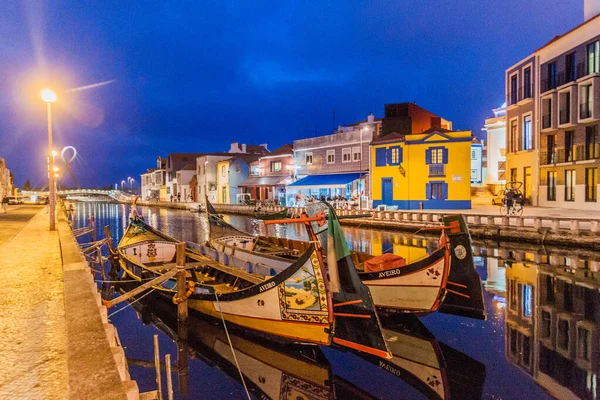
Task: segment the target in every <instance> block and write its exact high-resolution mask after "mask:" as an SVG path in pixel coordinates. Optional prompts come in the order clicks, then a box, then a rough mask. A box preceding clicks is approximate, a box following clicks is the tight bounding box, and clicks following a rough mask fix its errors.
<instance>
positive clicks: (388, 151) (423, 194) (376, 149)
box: [371, 128, 472, 210]
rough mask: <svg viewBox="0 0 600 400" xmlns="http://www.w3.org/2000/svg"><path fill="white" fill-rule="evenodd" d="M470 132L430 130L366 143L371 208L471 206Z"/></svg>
mask: <svg viewBox="0 0 600 400" xmlns="http://www.w3.org/2000/svg"><path fill="white" fill-rule="evenodd" d="M471 139H472V137H471V131H448V130H444V129H436V128H431V129H429V130H428V131H425V132H423V133H418V134H410V135H401V134H399V133H392V134H389V135H386V136H382V137H379V138H376V139H374V140H373V141H372V142H371V176H372V193H373V207H375V208H376V207H379V206H381V205H384V206H386V207H388V208H389V207H397V208H399V209H405V210H411V209H412V210H418V209H469V208H471V181H470V177H471V157H470V155H471Z"/></svg>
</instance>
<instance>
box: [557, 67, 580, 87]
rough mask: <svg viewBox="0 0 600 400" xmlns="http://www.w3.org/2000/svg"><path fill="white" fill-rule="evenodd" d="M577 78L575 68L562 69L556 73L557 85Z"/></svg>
mask: <svg viewBox="0 0 600 400" xmlns="http://www.w3.org/2000/svg"><path fill="white" fill-rule="evenodd" d="M576 79H577V77H576V74H575V68H573V70H572V71H568V72H567V71H562V72H559V73H558V86H562V85H564V84H565V83H569V82H573V81H575V80H576Z"/></svg>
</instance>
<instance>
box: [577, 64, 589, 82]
mask: <svg viewBox="0 0 600 400" xmlns="http://www.w3.org/2000/svg"><path fill="white" fill-rule="evenodd" d="M587 75H588V65H587V62H580V63H579V64H577V79H579V78H583V77H584V76H587Z"/></svg>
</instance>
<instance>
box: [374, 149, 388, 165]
mask: <svg viewBox="0 0 600 400" xmlns="http://www.w3.org/2000/svg"><path fill="white" fill-rule="evenodd" d="M386 165H387V149H386V148H385V147H380V148H377V149H375V166H376V167H385V166H386Z"/></svg>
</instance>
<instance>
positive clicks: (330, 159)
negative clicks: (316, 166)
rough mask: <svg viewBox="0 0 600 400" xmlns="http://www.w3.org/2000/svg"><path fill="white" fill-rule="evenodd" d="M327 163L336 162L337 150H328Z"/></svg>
mask: <svg viewBox="0 0 600 400" xmlns="http://www.w3.org/2000/svg"><path fill="white" fill-rule="evenodd" d="M327 164H335V150H327Z"/></svg>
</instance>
